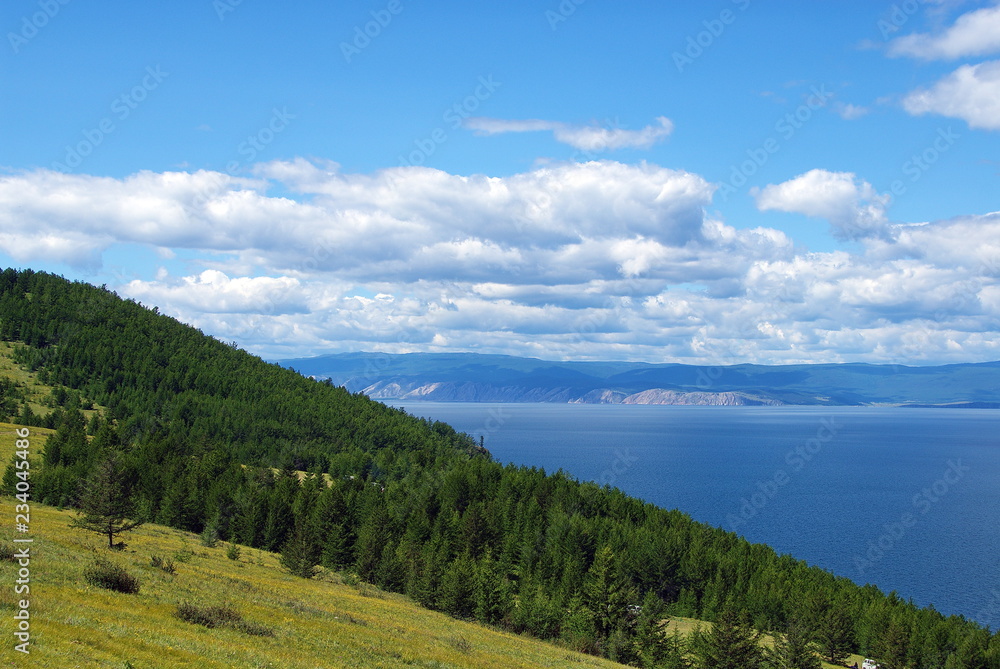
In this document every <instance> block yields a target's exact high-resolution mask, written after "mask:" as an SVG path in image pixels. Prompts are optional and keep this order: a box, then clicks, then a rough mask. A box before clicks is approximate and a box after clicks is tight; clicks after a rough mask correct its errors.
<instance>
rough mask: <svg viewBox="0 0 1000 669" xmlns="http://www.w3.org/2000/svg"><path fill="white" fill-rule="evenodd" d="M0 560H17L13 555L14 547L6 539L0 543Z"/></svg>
mask: <svg viewBox="0 0 1000 669" xmlns="http://www.w3.org/2000/svg"><path fill="white" fill-rule="evenodd" d="M0 561H3V562H17V557H15V555H14V547H13V546H11V545H10V544H8V543H7V542H6V541H5V542H3V543H2V544H0Z"/></svg>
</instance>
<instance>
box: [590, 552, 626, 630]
mask: <svg viewBox="0 0 1000 669" xmlns="http://www.w3.org/2000/svg"><path fill="white" fill-rule="evenodd" d="M635 596H636V592H635V588H634V587H632V585H631V584H630V583H629V582H628V579H627V578H626V577H625V576H623V575H622V574H621V572H620V571H619V569H618V564H617V561H616V559H615V555H614V553H613V551H612V550H611V547H610V546H607V545H605V546H602V547H601V548H600V549H599V550H598V551H597V555H595V556H594V563H593V564H592V565H591V566H590V569H589V570H588V571H587V577H586V578H585V579H584V582H583V603H584V605H586V607H587V608H588V609H590V611H591V613H593V615H594V631H595V632H596V633H597V638H598V641H601V640H604V639H607V638H608V637H609V636H610V635H611V633H612V632H614V631H615V629H617V628H618V627H621V626H622V625H624V624H625V623H626V621H627V620H628V617H629V616H628V607H629V604H630V603H632V601H633V600H634V599H635Z"/></svg>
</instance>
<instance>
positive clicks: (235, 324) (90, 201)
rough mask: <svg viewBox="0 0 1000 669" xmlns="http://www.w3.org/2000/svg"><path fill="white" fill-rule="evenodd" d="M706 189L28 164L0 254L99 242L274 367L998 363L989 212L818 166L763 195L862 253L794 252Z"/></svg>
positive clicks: (602, 167)
mask: <svg viewBox="0 0 1000 669" xmlns="http://www.w3.org/2000/svg"><path fill="white" fill-rule="evenodd" d="M272 191H277V192H280V193H281V194H282V195H281V196H278V195H275V194H272ZM712 194H713V186H712V185H711V184H709V183H708V182H706V181H705V180H704V179H703V178H702V177H700V176H698V175H695V174H691V173H688V172H683V171H677V170H668V169H664V168H662V167H659V166H656V165H649V164H639V165H624V164H621V163H616V162H591V163H582V164H567V165H555V166H549V167H546V168H544V169H538V170H533V171H530V172H525V173H523V174H515V175H510V176H507V177H489V176H486V175H466V176H463V175H454V174H448V173H446V172H441V171H439V170H432V169H427V168H416V167H413V168H411V167H404V168H394V169H389V170H382V171H379V172H375V173H373V174H349V173H343V172H342V171H341V169H340V167H339V166H338V165H336V164H335V163H328V162H325V163H323V162H310V161H305V160H291V161H283V162H274V163H268V164H263V165H259V166H258V167H257V169H256V171H255V176H254V178H252V179H234V178H232V177H229V176H228V175H223V174H219V173H214V172H195V173H192V174H187V173H160V174H158V173H147V172H143V173H139V174H136V175H132V176H129V177H125V178H122V179H111V178H103V177H92V176H86V175H65V174H58V173H54V172H48V171H45V170H40V171H36V172H22V173H15V174H4V175H0V243H2V244H3V248H4V250H5V252H6V253H8V254H19V255H16V256H15V257H16V258H17V259H18V260H19V261H20V262H23V263H25V264H31V263H32V262H34V261H44V262H58V261H63V262H69V263H77V264H78V266H81V267H83V266H87V267H89V268H91V269H93V268H96V269H97V270H98V271H99V270H100V265H101V254H102V252H103V251H104V250H106V249H108V248H111V247H113V246H120V245H132V246H136V245H138V246H144V247H146V248H149V249H150V250H152V251H155V254H156V256H157V257H158V258H159V259H160V260H162V261H163V262H164V265H163V266H161V267H159V268H158V269H157V271H156V273H155V278H148V277H143V278H141V279H139V278H133V277H128V278H125V279H121V280H118V281H117V283H115V282H109V283H111V284H112V287H114V288H115V289H116V290H118V291H119V292H120V293H122V294H124V295H126V296H128V297H133V298H135V299H138V300H140V301H142V302H143V303H145V304H148V305H156V306H159V307H160V309H161V311H163V312H165V313H169V314H171V315H174V316H176V317H178V318H181V319H182V320H184V321H185V322H189V323H192V324H194V325H195V326H197V327H199V328H201V329H202V330H203V331H205V332H208V333H211V334H213V335H215V336H217V337H219V338H220V339H225V340H236V341H238V342H239V343H240V344H241V345H243V346H245V347H247V348H249V349H250V350H252V351H254V352H257V353H260V354H263V355H266V356H269V357H273V358H285V357H296V356H300V355H310V354H316V353H322V352H331V351H350V350H385V351H391V352H407V351H434V350H478V351H484V352H499V353H511V354H518V355H534V356H536V357H541V358H562V357H572V358H578V359H616V358H617V359H622V358H628V359H644V360H650V361H668V360H672V361H685V362H701V363H706V364H728V363H737V362H762V363H779V362H789V363H790V362H804V361H813V362H815V361H817V360H824V361H846V360H868V361H877V362H886V361H888V362H917V361H919V362H947V361H960V360H983V359H991V358H996V355H997V350H998V347H1000V343H998V341H1000V340H998V339H997V337H995V336H994V333H995V331H996V330H997V329H998V328H1000V213H992V214H985V215H981V216H966V217H961V218H956V219H953V220H949V221H937V222H928V223H922V224H919V225H902V224H894V225H892V226H888V224H886V223H885V212H884V207H885V203H884V201H883V200H882V198H881V197H880V196H879V195H878V194H877V193H876V192H875V190H874V189H873V188H872V187H871V185H870V184H868V183H867V182H865V181H864V180H863V179H861V178H859V177H857V176H856V175H854V174H851V173H837V172H828V171H824V170H813V171H811V172H808V173H806V174H803V175H800V176H798V177H795V178H794V179H791V180H790V181H786V182H784V183H780V184H774V185H771V186H768V187H766V188H764V189H762V190H760V191H757V192H756V196H757V198H758V206H759V207H760V208H761V209H764V210H774V211H793V212H799V213H804V214H807V215H810V216H817V217H823V218H827V219H828V220H830V221H831V224H832V225H833V226H834V232H835V233H836V234H839V235H841V236H843V237H845V238H852V239H856V240H857V244H856V245H854V246H852V247H851V248H852V250H851V251H847V250H838V251H834V252H829V253H806V252H804V251H802V250H801V249H797V248H796V246H795V243H794V240H792V239H790V238H789V237H788V236H786V235H785V234H784V233H782V232H780V231H778V230H775V229H772V228H768V227H758V228H754V229H741V228H738V227H735V226H734V225H731V224H729V223H727V222H724V221H721V220H718V219H717V218H714V217H711V216H708V215H706V213H705V212H706V209H707V208H708V207H709V206H710V204H711V200H712ZM197 258H202V259H200V260H199V259H197ZM205 258H207V260H206V259H205ZM178 268H183V269H178ZM101 278H102V280H103V279H104V277H103V276H102V277H101Z"/></svg>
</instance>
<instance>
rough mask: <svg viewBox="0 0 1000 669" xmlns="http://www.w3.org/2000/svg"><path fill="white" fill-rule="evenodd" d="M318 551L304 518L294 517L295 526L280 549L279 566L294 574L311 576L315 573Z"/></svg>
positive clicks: (304, 576)
mask: <svg viewBox="0 0 1000 669" xmlns="http://www.w3.org/2000/svg"><path fill="white" fill-rule="evenodd" d="M319 558H320V551H319V547H318V545H317V544H316V542H315V541H314V540H313V538H312V537H311V536H310V531H309V527H308V526H307V525H306V522H305V519H296V521H295V527H294V529H293V530H292V532H291V535H290V536H289V538H288V540H287V541H286V542H285V545H284V546H283V547H282V549H281V566H282V567H284V568H285V569H287V570H288V571H290V572H291V573H292V574H294V575H295V576H301V577H302V578H312V577H314V576H315V575H316V573H317V568H316V566H317V565H318V564H319Z"/></svg>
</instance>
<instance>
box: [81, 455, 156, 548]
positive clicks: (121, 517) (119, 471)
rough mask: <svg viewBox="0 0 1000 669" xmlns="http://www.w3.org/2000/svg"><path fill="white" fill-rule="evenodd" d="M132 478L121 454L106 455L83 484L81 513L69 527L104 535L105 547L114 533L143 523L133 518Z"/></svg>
mask: <svg viewBox="0 0 1000 669" xmlns="http://www.w3.org/2000/svg"><path fill="white" fill-rule="evenodd" d="M133 481H134V476H133V474H132V472H131V471H129V469H128V468H127V467H126V466H125V464H124V462H123V457H122V455H121V454H120V453H117V452H111V453H108V454H107V455H105V456H104V458H103V459H102V460H100V461H99V462H98V463H97V465H96V466H95V467H94V470H93V472H92V473H91V475H90V477H88V479H87V480H86V482H85V483H84V485H83V489H82V491H81V493H80V498H79V502H78V503H79V508H80V515H79V517H77V518H75V519H73V520H72V521H71V522H70V525H71V527H78V528H81V529H84V530H89V531H91V532H96V533H98V534H102V535H105V536H107V538H108V548H114V547H115V543H114V540H115V537H116V536H118V535H119V534H122V533H124V532H128V531H129V530H133V529H135V528H137V527H139V526H140V525H142V523H143V521H142V520H141V519H137V517H136V507H135V503H134V500H133V497H132V487H133Z"/></svg>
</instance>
